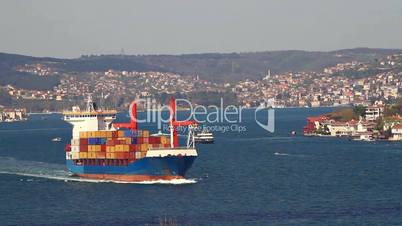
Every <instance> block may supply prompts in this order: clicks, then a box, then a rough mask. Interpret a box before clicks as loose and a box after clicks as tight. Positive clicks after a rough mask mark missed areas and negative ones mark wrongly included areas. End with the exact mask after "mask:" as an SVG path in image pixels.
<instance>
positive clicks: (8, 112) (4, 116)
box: [0, 107, 27, 122]
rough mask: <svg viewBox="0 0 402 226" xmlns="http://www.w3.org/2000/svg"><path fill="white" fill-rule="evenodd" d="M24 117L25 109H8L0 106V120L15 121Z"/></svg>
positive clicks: (25, 117)
mask: <svg viewBox="0 0 402 226" xmlns="http://www.w3.org/2000/svg"><path fill="white" fill-rule="evenodd" d="M26 119H27V112H26V109H9V108H2V107H0V122H15V121H22V120H26Z"/></svg>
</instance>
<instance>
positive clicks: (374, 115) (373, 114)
mask: <svg viewBox="0 0 402 226" xmlns="http://www.w3.org/2000/svg"><path fill="white" fill-rule="evenodd" d="M383 113H384V106H369V107H367V108H366V112H365V117H366V120H367V121H376V120H377V119H378V118H380V117H381V116H382V115H383Z"/></svg>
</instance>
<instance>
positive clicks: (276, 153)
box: [274, 152, 289, 155]
mask: <svg viewBox="0 0 402 226" xmlns="http://www.w3.org/2000/svg"><path fill="white" fill-rule="evenodd" d="M274 155H289V154H286V153H279V152H275V153H274Z"/></svg>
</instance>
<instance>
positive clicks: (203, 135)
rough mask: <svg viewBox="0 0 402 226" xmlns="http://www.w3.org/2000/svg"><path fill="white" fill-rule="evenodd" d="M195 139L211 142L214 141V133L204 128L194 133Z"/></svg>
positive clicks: (196, 140)
mask: <svg viewBox="0 0 402 226" xmlns="http://www.w3.org/2000/svg"><path fill="white" fill-rule="evenodd" d="M194 140H195V142H196V143H204V144H209V143H213V142H214V135H213V134H212V133H211V132H209V131H208V130H206V129H204V130H202V131H201V132H199V133H196V134H195V135H194Z"/></svg>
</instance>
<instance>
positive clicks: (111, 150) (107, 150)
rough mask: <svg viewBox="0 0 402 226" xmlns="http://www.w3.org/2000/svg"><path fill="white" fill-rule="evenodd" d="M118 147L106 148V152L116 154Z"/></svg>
mask: <svg viewBox="0 0 402 226" xmlns="http://www.w3.org/2000/svg"><path fill="white" fill-rule="evenodd" d="M115 149H116V146H106V152H115Z"/></svg>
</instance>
